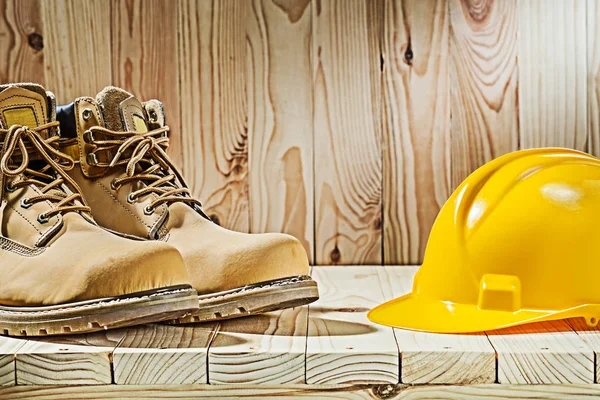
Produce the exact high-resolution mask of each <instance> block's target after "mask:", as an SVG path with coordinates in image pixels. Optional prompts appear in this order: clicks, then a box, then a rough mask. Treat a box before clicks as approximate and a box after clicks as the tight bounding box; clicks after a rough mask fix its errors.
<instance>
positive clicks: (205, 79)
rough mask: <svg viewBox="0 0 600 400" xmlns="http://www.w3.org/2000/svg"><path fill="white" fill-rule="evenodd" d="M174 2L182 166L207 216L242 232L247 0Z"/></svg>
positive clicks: (245, 176)
mask: <svg viewBox="0 0 600 400" xmlns="http://www.w3.org/2000/svg"><path fill="white" fill-rule="evenodd" d="M178 4H179V35H180V38H179V45H178V53H179V75H180V81H181V84H180V92H181V103H182V106H181V132H182V137H181V139H182V143H183V170H184V173H185V176H186V177H187V180H188V183H189V184H190V185H191V186H192V188H193V189H194V193H195V194H196V196H197V197H198V198H199V199H200V200H202V202H203V204H204V207H205V209H206V212H207V214H208V215H209V216H210V217H211V218H212V219H213V221H215V222H217V223H218V224H219V225H221V226H224V227H226V228H229V229H234V230H237V231H241V232H248V231H249V229H250V228H249V223H250V219H249V218H250V217H249V213H248V102H247V92H246V90H247V89H246V87H247V62H246V51H247V50H246V26H247V20H248V19H249V18H250V15H251V10H250V4H251V3H250V2H249V1H242V2H240V1H237V0H209V1H195V0H179V3H178Z"/></svg>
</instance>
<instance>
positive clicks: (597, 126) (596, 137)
mask: <svg viewBox="0 0 600 400" xmlns="http://www.w3.org/2000/svg"><path fill="white" fill-rule="evenodd" d="M587 94H588V110H587V111H588V137H589V140H590V142H589V146H588V152H589V153H591V154H593V155H595V156H596V157H600V4H598V2H597V1H596V0H588V1H587Z"/></svg>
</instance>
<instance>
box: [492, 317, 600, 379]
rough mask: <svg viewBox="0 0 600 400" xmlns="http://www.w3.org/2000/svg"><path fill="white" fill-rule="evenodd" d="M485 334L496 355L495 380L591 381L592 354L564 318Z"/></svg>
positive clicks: (592, 369) (592, 373)
mask: <svg viewBox="0 0 600 400" xmlns="http://www.w3.org/2000/svg"><path fill="white" fill-rule="evenodd" d="M487 335H488V337H489V339H490V342H491V343H492V346H494V349H495V350H496V353H497V355H498V382H499V383H504V384H556V383H560V384H571V383H593V382H594V353H593V351H592V350H591V349H590V348H589V347H588V346H587V345H586V344H585V342H584V341H583V340H582V339H581V338H580V337H579V336H578V335H577V334H576V333H575V332H574V331H573V330H572V329H571V327H570V326H569V325H568V324H567V323H566V322H565V321H547V322H538V323H534V324H526V325H520V326H515V327H512V328H506V329H501V330H496V331H488V332H487Z"/></svg>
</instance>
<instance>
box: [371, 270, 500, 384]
mask: <svg viewBox="0 0 600 400" xmlns="http://www.w3.org/2000/svg"><path fill="white" fill-rule="evenodd" d="M376 270H377V272H378V274H379V276H380V281H381V283H382V285H383V288H384V293H385V295H386V299H388V300H389V299H392V298H395V297H399V296H402V295H404V294H406V293H409V292H410V291H411V288H412V282H413V277H414V275H415V273H416V272H417V270H418V267H410V266H407V267H393V268H389V267H377V268H376ZM394 333H395V335H396V340H397V341H398V348H399V349H400V353H401V360H402V368H401V377H400V382H402V383H408V384H431V383H436V384H439V383H443V384H478V383H494V382H495V380H496V353H495V351H494V348H493V347H492V345H491V344H490V342H489V340H488V338H487V336H486V335H485V333H473V334H460V335H457V334H436V333H428V332H416V331H410V330H407V329H394Z"/></svg>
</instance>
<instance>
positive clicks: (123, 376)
mask: <svg viewBox="0 0 600 400" xmlns="http://www.w3.org/2000/svg"><path fill="white" fill-rule="evenodd" d="M216 328H217V324H216V323H209V324H198V325H189V326H188V325H185V326H170V325H162V324H161V325H159V324H153V325H144V326H139V327H135V328H130V329H128V330H127V331H126V332H125V336H124V337H123V339H122V340H121V341H120V343H119V345H118V346H117V348H116V349H115V351H114V352H113V354H112V360H113V376H114V383H116V384H118V385H119V384H125V385H174V384H177V385H187V384H201V383H208V379H207V376H206V371H207V368H206V360H207V354H208V345H209V343H210V341H211V339H212V338H213V335H214V333H215V330H216Z"/></svg>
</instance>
